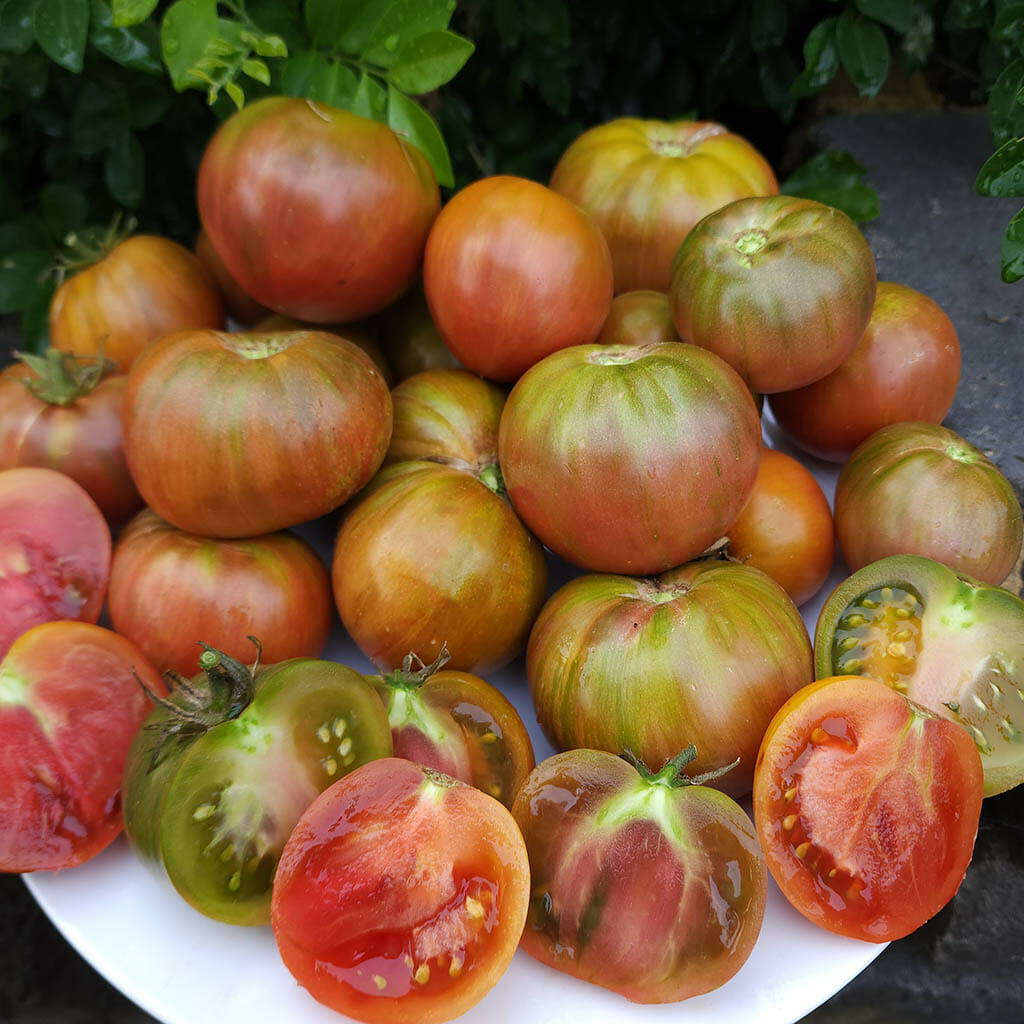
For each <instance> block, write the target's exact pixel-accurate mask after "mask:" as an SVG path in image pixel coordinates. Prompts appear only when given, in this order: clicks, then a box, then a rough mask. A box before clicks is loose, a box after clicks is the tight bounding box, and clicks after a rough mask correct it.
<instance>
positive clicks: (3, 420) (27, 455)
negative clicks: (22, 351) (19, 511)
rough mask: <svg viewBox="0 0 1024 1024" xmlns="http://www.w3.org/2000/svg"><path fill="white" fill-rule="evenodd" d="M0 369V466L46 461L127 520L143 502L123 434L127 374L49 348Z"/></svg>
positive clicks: (109, 513)
mask: <svg viewBox="0 0 1024 1024" xmlns="http://www.w3.org/2000/svg"><path fill="white" fill-rule="evenodd" d="M21 358H22V360H23V362H22V363H17V364H15V365H14V366H9V367H7V369H6V370H4V371H3V373H0V469H13V468H14V467H15V466H44V467H46V468H48V469H55V470H57V472H58V473H64V474H66V475H67V476H69V477H71V479H72V480H75V481H76V482H77V483H79V484H81V485H82V487H83V488H84V489H85V491H86V493H88V495H89V497H90V498H92V500H93V501H95V502H96V504H97V505H98V506H99V507H100V511H101V512H102V513H103V514H104V515H105V516H106V517H107V519H109V520H110V521H111V522H114V523H121V522H124V520H126V519H127V518H128V517H129V516H130V515H132V513H133V512H136V511H137V510H138V509H139V507H140V506H141V505H142V499H141V498H140V497H139V492H138V491H137V490H136V488H135V483H134V481H133V480H132V478H131V474H130V473H129V472H128V463H127V462H125V458H124V446H123V444H122V442H121V404H122V402H123V400H124V389H125V382H126V378H125V377H124V376H123V375H113V376H111V375H109V371H110V368H112V364H111V363H109V362H106V361H102V360H99V361H98V360H95V359H92V360H85V359H81V360H80V359H76V358H75V357H74V356H70V355H67V354H66V353H62V352H60V351H58V350H57V349H50V350H49V351H48V352H47V353H46V355H45V356H44V357H40V356H22V357H21Z"/></svg>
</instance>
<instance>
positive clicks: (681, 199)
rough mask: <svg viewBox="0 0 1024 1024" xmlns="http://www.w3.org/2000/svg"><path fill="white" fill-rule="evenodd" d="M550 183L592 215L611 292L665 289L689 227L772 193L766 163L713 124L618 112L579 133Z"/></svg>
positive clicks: (743, 142)
mask: <svg viewBox="0 0 1024 1024" xmlns="http://www.w3.org/2000/svg"><path fill="white" fill-rule="evenodd" d="M551 187H552V188H553V189H554V190H555V191H556V192H561V193H562V195H564V196H567V197H568V198H569V199H571V200H572V201H573V202H574V203H576V204H577V205H578V206H580V207H582V208H583V209H584V210H586V211H587V213H589V214H590V215H591V217H593V218H594V220H595V221H596V223H597V226H598V227H599V228H600V229H601V231H602V232H603V233H604V236H605V238H607V239H608V245H609V247H610V248H611V252H612V260H613V261H614V263H615V290H616V292H626V291H630V290H631V289H634V288H657V289H659V290H660V291H667V290H668V286H669V280H670V277H671V271H672V258H673V257H674V256H675V254H676V250H677V249H678V248H679V246H680V244H681V243H682V241H683V239H684V238H686V236H687V234H688V233H689V232H690V230H691V229H692V228H693V226H694V225H695V224H696V223H697V222H698V221H699V220H700V219H701V218H703V217H705V216H706V215H707V214H709V213H711V212H712V211H714V210H717V209H719V208H720V207H722V206H725V204H726V203H731V202H732V201H733V200H734V199H741V198H743V197H744V196H766V195H776V194H777V193H778V191H779V185H778V182H777V181H776V180H775V175H774V174H773V173H772V169H771V167H770V166H769V165H768V162H767V161H766V160H765V159H764V157H763V156H761V154H760V153H758V151H757V150H756V149H754V147H753V146H751V145H750V143H749V142H747V141H746V139H743V138H741V137H740V136H739V135H733V134H732V133H731V132H729V131H727V130H726V129H725V128H724V127H723V126H722V125H720V124H715V123H714V122H713V121H670V122H667V121H643V120H639V119H638V118H632V117H623V118H619V119H618V120H615V121H610V122H609V123H608V124H603V125H599V126H598V127H596V128H591V129H589V130H588V131H586V132H584V133H583V134H582V135H581V136H580V137H579V138H578V139H577V140H576V141H575V142H574V143H573V144H572V145H571V146H570V147H569V148H568V149H567V150H566V151H565V153H564V154H563V155H562V158H561V160H559V162H558V166H557V167H556V168H555V171H554V173H553V174H552V175H551Z"/></svg>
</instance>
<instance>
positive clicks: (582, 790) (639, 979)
mask: <svg viewBox="0 0 1024 1024" xmlns="http://www.w3.org/2000/svg"><path fill="white" fill-rule="evenodd" d="M695 753H696V752H695V750H694V748H693V747H690V748H688V749H687V750H686V751H684V752H683V753H682V754H680V755H679V756H678V757H676V758H674V759H673V760H671V761H669V762H668V763H667V764H666V765H665V766H664V768H662V769H661V771H659V772H658V773H657V774H654V773H653V772H650V771H649V770H648V769H647V768H646V766H645V765H643V764H642V763H638V764H637V765H636V767H635V768H633V767H630V765H628V764H626V762H625V761H624V760H622V759H621V758H618V757H615V756H614V755H613V754H608V753H605V752H603V751H597V750H570V751H568V752H567V753H564V754H556V755H555V756H554V757H549V758H548V759H547V760H546V761H544V762H543V763H542V764H540V765H539V766H538V767H537V769H536V770H535V771H534V772H533V774H532V775H531V776H530V777H529V779H528V780H527V782H526V785H525V786H524V787H523V788H522V789H521V790H520V792H519V796H518V797H516V802H515V805H514V806H513V808H512V813H513V815H514V817H515V819H516V823H517V824H518V825H519V828H520V829H521V830H522V833H523V837H524V839H525V840H526V850H527V853H528V855H529V858H530V874H531V893H530V911H529V915H528V916H527V919H526V930H525V932H523V939H522V946H523V949H525V950H526V952H527V953H529V954H530V955H531V956H533V957H536V959H538V960H539V961H540V962H541V963H543V964H547V965H548V966H549V967H554V968H555V969H556V970H559V971H564V972H565V973H566V974H571V975H573V976H574V977H577V978H582V979H583V980H584V981H589V982H592V983H593V984H595V985H602V986H604V987H605V988H610V989H612V990H613V991H615V992H619V993H621V994H622V995H624V996H625V997H626V998H627V999H631V1000H633V1001H634V1002H637V1003H668V1002H675V1001H678V1000H680V999H688V998H690V997H691V996H696V995H700V994H701V993H702V992H710V991H711V990H712V989H715V988H718V987H719V986H720V985H723V984H725V982H726V981H728V980H729V979H730V978H731V977H732V976H733V975H734V974H735V973H736V972H737V971H738V970H739V969H740V968H741V967H742V966H743V964H744V963H745V961H746V959H747V957H748V956H750V952H751V950H752V949H753V948H754V942H755V940H756V939H757V935H758V932H759V931H760V930H761V922H762V920H763V918H764V907H765V869H764V860H763V858H762V857H761V851H760V850H759V849H758V845H757V836H756V835H755V834H754V829H753V826H752V825H751V823H750V819H749V818H748V817H747V816H746V814H745V813H744V812H743V809H742V808H741V807H740V806H739V804H737V803H736V802H735V801H733V800H731V799H730V798H729V797H727V796H725V795H724V794H723V793H720V792H717V791H716V790H714V789H710V788H709V787H707V786H704V785H701V784H700V783H701V782H703V781H706V780H705V779H703V778H700V777H698V778H696V779H690V778H688V777H687V776H686V775H685V774H684V772H683V766H684V765H685V764H687V763H688V761H689V760H691V759H692V757H693V756H694V755H695Z"/></svg>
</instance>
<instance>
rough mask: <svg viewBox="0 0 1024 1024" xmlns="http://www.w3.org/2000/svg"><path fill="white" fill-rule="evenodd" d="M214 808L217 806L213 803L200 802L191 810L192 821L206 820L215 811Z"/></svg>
mask: <svg viewBox="0 0 1024 1024" xmlns="http://www.w3.org/2000/svg"><path fill="white" fill-rule="evenodd" d="M216 810H217V808H216V807H215V806H214V805H213V804H200V805H199V806H198V807H197V808H196V809H195V810H194V811H193V812H192V820H193V821H206V819H207V818H209V817H210V816H211V815H212V814H213V813H214V811H216Z"/></svg>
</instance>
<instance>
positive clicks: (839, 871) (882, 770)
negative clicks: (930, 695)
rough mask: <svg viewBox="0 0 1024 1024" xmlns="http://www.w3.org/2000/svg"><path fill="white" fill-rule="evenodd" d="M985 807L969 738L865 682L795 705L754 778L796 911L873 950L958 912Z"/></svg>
mask: <svg viewBox="0 0 1024 1024" xmlns="http://www.w3.org/2000/svg"><path fill="white" fill-rule="evenodd" d="M839 779H841V780H842V783H841V784H839V785H837V780H839ZM981 800H982V768H981V760H980V758H979V757H978V752H977V750H975V748H974V744H973V743H972V742H971V740H970V737H969V736H968V735H967V733H966V732H964V730H962V729H960V728H958V727H957V726H955V725H954V724H953V723H952V722H949V721H945V720H943V719H942V718H940V717H938V716H937V715H935V714H933V713H932V712H930V711H928V710H927V709H926V708H924V707H922V706H921V705H918V704H914V703H913V702H912V701H909V700H907V698H906V697H904V696H902V695H900V694H899V693H896V692H895V691H893V690H892V689H890V688H889V687H887V686H885V685H883V684H882V683H879V682H878V681H876V680H874V679H868V678H864V677H859V676H839V677H835V678H827V679H822V680H819V681H818V682H816V683H814V684H813V685H811V686H807V687H805V688H804V689H803V690H801V691H800V692H799V693H796V694H795V695H794V696H793V697H791V698H790V699H789V701H787V702H786V704H785V706H783V707H782V708H781V709H780V710H779V713H778V714H777V715H776V716H775V718H774V719H773V720H772V723H771V725H770V726H769V727H768V731H767V732H766V734H765V737H764V742H763V744H762V745H761V750H760V753H759V754H758V760H757V770H756V773H755V776H754V820H755V822H756V824H757V832H758V835H759V837H760V839H761V846H762V848H763V849H764V851H765V857H766V859H767V862H768V869H769V870H770V871H771V873H772V875H773V877H774V878H775V881H776V882H778V884H779V888H781V889H782V892H783V894H784V895H785V897H786V898H787V899H788V900H789V902H790V903H791V904H792V905H793V906H794V907H795V908H796V909H797V910H799V911H800V913H801V914H803V915H804V917H806V918H807V919H808V920H809V921H812V922H813V923H814V924H817V925H820V926H821V927H822V928H826V929H828V930H829V931H832V932H836V933H838V934H839V935H848V936H850V937H851V938H857V939H863V940H865V941H867V942H887V941H889V940H891V939H900V938H902V937H903V936H905V935H909V934H910V932H912V931H914V930H915V929H916V928H919V927H920V926H921V925H922V924H924V923H925V921H927V920H928V919H929V918H931V917H933V916H934V915H935V914H937V913H938V912H939V911H940V910H941V909H942V908H943V907H944V906H945V905H946V904H947V903H948V902H949V901H950V900H951V899H952V898H953V896H954V895H955V893H956V890H957V889H958V888H959V886H960V883H961V881H962V880H963V877H964V873H965V872H966V870H967V865H968V864H969V863H970V860H971V854H972V852H973V850H974V839H975V836H976V834H977V831H978V817H979V815H980V813H981Z"/></svg>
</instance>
